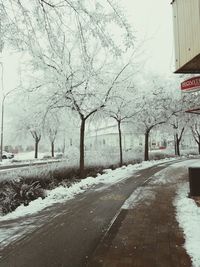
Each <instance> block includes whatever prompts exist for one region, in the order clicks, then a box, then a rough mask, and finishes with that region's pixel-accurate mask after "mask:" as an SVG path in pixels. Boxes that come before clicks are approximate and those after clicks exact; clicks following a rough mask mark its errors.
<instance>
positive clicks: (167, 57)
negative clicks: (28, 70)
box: [3, 0, 174, 91]
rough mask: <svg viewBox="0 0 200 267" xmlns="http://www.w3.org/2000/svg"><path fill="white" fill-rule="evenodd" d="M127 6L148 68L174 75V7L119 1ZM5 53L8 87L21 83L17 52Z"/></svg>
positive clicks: (145, 0) (147, 0)
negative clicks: (18, 72)
mask: <svg viewBox="0 0 200 267" xmlns="http://www.w3.org/2000/svg"><path fill="white" fill-rule="evenodd" d="M119 4H120V6H122V7H124V10H125V12H126V13H127V15H128V20H129V21H130V23H131V25H132V27H133V29H134V30H135V32H136V36H137V39H138V41H139V42H141V43H142V47H141V52H142V54H143V59H145V68H146V70H147V71H148V70H149V71H153V72H156V73H162V74H170V73H172V72H173V70H174V52H173V51H174V49H173V46H174V44H173V27H172V7H171V5H170V1H169V0H168V1H167V0H119ZM5 52H6V51H5V49H4V55H3V61H4V81H5V90H6V91H10V90H12V89H13V88H14V87H16V85H17V84H18V81H19V77H18V74H17V61H18V60H19V58H18V57H17V55H16V54H11V55H10V56H8V54H7V53H5Z"/></svg>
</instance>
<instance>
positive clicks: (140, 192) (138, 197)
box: [122, 187, 155, 210]
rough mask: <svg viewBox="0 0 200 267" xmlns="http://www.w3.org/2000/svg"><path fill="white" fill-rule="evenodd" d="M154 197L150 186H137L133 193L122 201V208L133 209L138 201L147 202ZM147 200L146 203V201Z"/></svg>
mask: <svg viewBox="0 0 200 267" xmlns="http://www.w3.org/2000/svg"><path fill="white" fill-rule="evenodd" d="M154 199H155V194H154V192H153V191H152V188H151V187H138V188H137V189H136V190H135V191H134V192H133V194H132V195H131V196H130V197H129V198H128V199H127V200H126V201H125V202H124V204H123V206H122V209H125V210H127V209H133V208H134V207H135V206H136V205H138V204H139V203H140V202H143V201H145V200H147V201H148V202H150V201H152V200H154ZM148 202H147V203H148Z"/></svg>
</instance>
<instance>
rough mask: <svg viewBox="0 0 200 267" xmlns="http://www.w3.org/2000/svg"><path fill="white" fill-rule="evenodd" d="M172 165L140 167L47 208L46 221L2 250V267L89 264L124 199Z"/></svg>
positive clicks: (78, 265) (68, 266) (80, 266)
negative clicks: (117, 180)
mask: <svg viewBox="0 0 200 267" xmlns="http://www.w3.org/2000/svg"><path fill="white" fill-rule="evenodd" d="M169 165H170V164H169V163H168V164H166V163H165V164H163V165H162V164H161V165H158V166H155V167H152V168H149V169H146V170H143V171H139V172H138V173H137V174H135V175H134V176H133V177H131V178H129V179H127V180H126V181H123V182H121V183H118V184H115V185H113V186H111V187H109V188H106V189H104V190H100V189H101V187H100V186H99V190H98V187H95V188H93V189H91V190H89V191H87V192H85V193H84V194H80V195H78V196H77V197H76V198H75V199H73V200H70V201H67V202H66V203H65V204H59V205H56V206H54V207H53V208H52V209H51V210H47V211H46V217H45V220H46V223H45V225H43V226H42V227H40V228H39V229H37V230H35V231H34V232H32V233H30V234H29V235H27V236H25V237H24V238H23V239H21V240H19V241H17V242H15V243H13V244H11V245H10V246H8V247H6V248H4V249H3V250H2V251H1V257H2V258H1V260H0V267H83V266H86V265H87V261H88V258H89V257H90V256H91V255H92V253H93V252H94V250H95V248H96V247H97V245H98V243H99V241H100V240H101V238H102V237H103V236H104V235H105V232H106V231H107V230H108V229H109V226H110V223H111V221H112V219H113V218H114V216H116V214H117V213H118V211H119V210H120V207H121V206H122V204H123V202H124V201H125V200H126V199H127V198H128V197H129V196H130V194H131V193H132V192H133V191H134V190H135V189H136V188H137V187H138V186H141V185H142V184H144V183H147V181H148V180H149V178H150V177H151V176H152V175H154V174H155V173H156V172H158V171H160V170H161V169H163V168H166V167H168V166H169ZM48 214H49V217H48ZM50 214H51V215H50ZM53 214H54V215H53ZM55 215H56V216H55ZM19 223H20V221H19Z"/></svg>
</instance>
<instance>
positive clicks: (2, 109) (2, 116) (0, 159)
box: [0, 61, 5, 161]
mask: <svg viewBox="0 0 200 267" xmlns="http://www.w3.org/2000/svg"><path fill="white" fill-rule="evenodd" d="M0 64H1V89H2V101H1V150H0V161H2V155H3V123H4V122H3V120H4V101H5V96H4V84H3V74H4V73H3V62H2V61H1V62H0Z"/></svg>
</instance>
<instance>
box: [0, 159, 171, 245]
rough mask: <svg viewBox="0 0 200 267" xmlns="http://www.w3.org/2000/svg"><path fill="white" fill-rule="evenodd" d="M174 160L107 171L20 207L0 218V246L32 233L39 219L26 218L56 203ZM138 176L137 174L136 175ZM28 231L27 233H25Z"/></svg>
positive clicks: (55, 190)
mask: <svg viewBox="0 0 200 267" xmlns="http://www.w3.org/2000/svg"><path fill="white" fill-rule="evenodd" d="M173 160H174V159H164V160H159V161H149V162H142V163H141V164H135V165H128V166H127V167H122V168H118V169H116V170H110V169H107V170H105V171H104V174H102V175H99V176H98V177H96V178H93V177H88V178H86V179H84V180H82V181H80V182H79V183H75V184H74V185H72V186H71V187H69V188H67V187H63V186H60V187H58V188H55V189H53V190H51V191H48V192H47V193H48V196H47V197H46V198H45V199H43V200H42V199H41V198H39V199H37V200H34V201H32V202H31V203H30V204H29V205H28V206H24V205H22V206H20V207H18V208H17V209H16V210H15V211H13V212H12V213H10V214H7V215H5V216H0V225H1V226H0V244H1V248H3V247H4V246H6V245H8V244H9V243H10V242H12V241H13V240H16V239H18V238H19V237H20V236H23V235H24V234H25V233H28V232H30V231H32V229H33V225H35V224H37V223H39V221H38V218H37V220H36V222H35V221H34V222H33V221H32V218H30V217H28V218H27V217H26V218H25V216H26V215H31V214H35V215H37V214H38V212H39V211H41V210H43V209H45V208H48V207H49V206H51V205H53V204H55V203H62V202H65V201H67V200H69V199H72V198H74V197H75V196H76V195H77V194H79V193H82V192H84V191H86V190H87V189H89V188H92V186H94V185H97V184H99V185H100V184H101V187H100V189H98V190H103V189H105V188H106V187H109V186H111V185H113V184H115V183H117V182H121V181H123V180H125V179H127V178H129V177H130V176H132V175H133V174H134V173H135V172H137V171H139V170H142V169H145V168H148V167H151V166H154V165H157V164H165V163H167V162H169V161H173ZM136 175H137V174H136ZM17 218H21V219H22V220H21V221H22V222H23V223H22V224H23V225H25V227H22V229H23V231H22V229H21V226H20V225H19V224H18V223H17V221H16V219H17ZM7 222H9V225H11V229H10V230H9V229H7ZM24 229H26V231H24Z"/></svg>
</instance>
